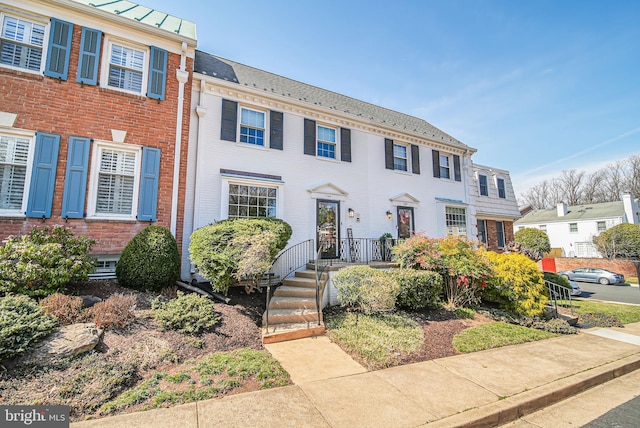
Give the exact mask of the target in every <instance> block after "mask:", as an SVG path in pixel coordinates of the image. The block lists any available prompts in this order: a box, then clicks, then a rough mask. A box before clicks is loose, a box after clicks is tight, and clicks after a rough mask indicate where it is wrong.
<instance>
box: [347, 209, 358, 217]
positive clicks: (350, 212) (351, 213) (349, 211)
mask: <svg viewBox="0 0 640 428" xmlns="http://www.w3.org/2000/svg"><path fill="white" fill-rule="evenodd" d="M347 212H348V213H349V218H353V216H354V215H356V212H355V211H354V210H353V208H349V209H348V211H347Z"/></svg>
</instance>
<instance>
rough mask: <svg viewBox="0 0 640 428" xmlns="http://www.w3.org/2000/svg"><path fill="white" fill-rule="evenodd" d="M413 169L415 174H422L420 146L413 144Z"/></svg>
mask: <svg viewBox="0 0 640 428" xmlns="http://www.w3.org/2000/svg"><path fill="white" fill-rule="evenodd" d="M411 171H412V172H413V173H414V174H420V147H419V146H417V145H415V144H412V145H411Z"/></svg>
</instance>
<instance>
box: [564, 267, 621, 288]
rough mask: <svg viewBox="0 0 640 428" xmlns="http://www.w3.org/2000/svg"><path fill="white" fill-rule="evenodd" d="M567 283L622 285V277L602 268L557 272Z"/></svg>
mask: <svg viewBox="0 0 640 428" xmlns="http://www.w3.org/2000/svg"><path fill="white" fill-rule="evenodd" d="M558 274H559V275H562V276H564V277H566V278H567V279H568V280H569V281H584V282H599V283H600V284H602V285H609V284H624V275H622V274H620V273H615V272H611V271H610V270H607V269H602V268H588V267H587V268H577V269H573V270H565V271H562V272H558Z"/></svg>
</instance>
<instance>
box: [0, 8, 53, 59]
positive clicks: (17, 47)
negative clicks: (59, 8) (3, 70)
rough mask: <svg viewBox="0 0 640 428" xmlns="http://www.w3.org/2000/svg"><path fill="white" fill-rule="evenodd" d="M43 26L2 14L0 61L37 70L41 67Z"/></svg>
mask: <svg viewBox="0 0 640 428" xmlns="http://www.w3.org/2000/svg"><path fill="white" fill-rule="evenodd" d="M44 34H45V26H44V25H41V24H37V23H35V22H30V21H26V20H24V19H19V18H14V17H12V16H7V15H4V16H2V33H1V34H0V45H1V48H0V63H1V64H3V65H8V66H12V67H17V68H22V69H25V70H30V71H36V72H39V71H41V69H42V56H43V45H44Z"/></svg>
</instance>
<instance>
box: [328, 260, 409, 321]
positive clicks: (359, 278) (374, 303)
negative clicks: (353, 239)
mask: <svg viewBox="0 0 640 428" xmlns="http://www.w3.org/2000/svg"><path fill="white" fill-rule="evenodd" d="M333 285H334V286H335V287H336V289H337V290H338V296H337V297H338V300H339V301H340V304H341V305H342V306H345V307H349V308H352V309H357V310H360V311H363V312H365V313H371V312H382V311H388V310H392V309H394V308H395V302H396V299H397V297H398V292H399V290H400V287H399V284H398V282H397V281H395V280H394V279H393V278H392V277H391V276H390V275H388V274H387V273H386V272H384V271H381V270H379V269H374V268H372V267H370V266H349V267H346V268H344V269H340V270H339V271H338V272H337V273H336V274H335V275H334V276H333Z"/></svg>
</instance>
